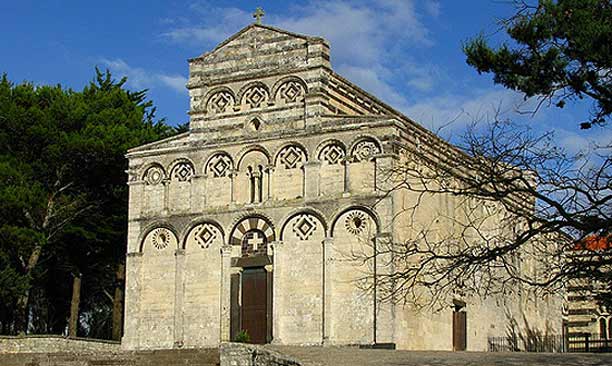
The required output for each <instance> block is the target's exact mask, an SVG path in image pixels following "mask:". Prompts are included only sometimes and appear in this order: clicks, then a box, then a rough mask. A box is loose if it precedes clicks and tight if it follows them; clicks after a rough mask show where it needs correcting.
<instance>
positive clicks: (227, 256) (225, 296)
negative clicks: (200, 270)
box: [219, 244, 232, 342]
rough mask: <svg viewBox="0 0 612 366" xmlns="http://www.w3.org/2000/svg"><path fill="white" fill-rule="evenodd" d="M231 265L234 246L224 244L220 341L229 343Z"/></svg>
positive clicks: (222, 248) (222, 253)
mask: <svg viewBox="0 0 612 366" xmlns="http://www.w3.org/2000/svg"><path fill="white" fill-rule="evenodd" d="M231 264H232V246H231V245H229V244H224V245H223V246H222V247H221V263H220V265H221V283H220V286H221V290H220V292H219V296H220V299H219V300H220V304H219V306H220V317H219V340H220V341H221V342H229V340H230V320H231V315H230V306H231V303H230V291H231V289H230V287H231Z"/></svg>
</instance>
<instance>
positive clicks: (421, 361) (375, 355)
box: [266, 346, 612, 366]
mask: <svg viewBox="0 0 612 366" xmlns="http://www.w3.org/2000/svg"><path fill="white" fill-rule="evenodd" d="M266 348H268V349H271V350H274V351H277V352H280V353H282V354H284V355H287V356H291V357H293V358H295V359H296V360H297V361H301V363H302V365H304V366H315V365H331V366H358V365H364V366H383V365H384V366H413V365H414V366H416V365H418V366H451V365H452V366H468V365H469V366H489V365H490V366H538V365H564V366H594V365H606V366H610V365H612V353H608V354H604V353H601V354H586V353H487V352H442V351H440V352H421V351H389V350H362V349H357V348H334V347H330V348H321V347H288V346H266Z"/></svg>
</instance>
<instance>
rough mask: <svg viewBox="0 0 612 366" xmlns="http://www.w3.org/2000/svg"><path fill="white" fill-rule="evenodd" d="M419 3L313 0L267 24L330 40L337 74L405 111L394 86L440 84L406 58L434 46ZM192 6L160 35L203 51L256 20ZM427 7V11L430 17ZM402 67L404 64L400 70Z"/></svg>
mask: <svg viewBox="0 0 612 366" xmlns="http://www.w3.org/2000/svg"><path fill="white" fill-rule="evenodd" d="M417 4H418V5H419V6H420V7H421V8H422V6H423V5H422V4H421V3H420V2H416V1H413V0H356V1H322V0H311V1H309V2H307V3H306V4H305V5H293V6H290V8H289V14H283V15H278V14H267V15H266V16H265V18H264V22H265V24H271V25H274V26H277V27H279V28H283V29H287V30H289V31H293V32H297V33H303V34H309V35H315V36H322V37H324V38H326V39H327V40H328V41H329V42H330V43H331V47H332V51H331V53H332V54H331V56H332V63H333V64H334V67H335V68H336V70H338V71H339V72H340V73H341V74H342V75H343V76H345V77H347V78H348V79H349V80H351V81H354V82H356V83H358V84H359V86H360V87H362V88H364V89H365V90H367V91H370V92H372V93H374V94H376V95H377V96H379V97H381V98H382V99H383V100H385V101H386V102H388V103H390V104H393V105H394V106H395V107H398V108H401V107H402V106H405V105H407V101H406V99H405V98H403V97H402V96H401V94H400V93H399V92H398V91H397V89H396V87H395V86H394V85H393V84H394V82H395V83H396V84H400V83H401V84H403V85H402V86H404V85H408V86H410V87H412V88H414V89H417V90H419V91H429V90H431V89H433V87H434V84H435V82H436V80H435V78H436V74H435V73H432V72H431V69H430V68H426V67H422V66H417V63H415V62H410V60H409V59H408V57H407V56H406V55H408V54H410V53H411V51H414V49H415V48H418V47H429V46H431V45H433V40H432V38H431V34H430V31H429V30H428V28H427V27H426V25H425V24H424V23H423V22H422V20H421V16H420V14H419V12H418V11H417V7H416V5H417ZM427 7H431V5H427ZM190 8H191V10H192V12H193V14H195V16H193V17H192V19H191V21H186V20H185V19H177V21H176V22H174V23H172V22H168V20H167V19H166V20H164V23H166V24H169V25H170V26H171V28H170V29H169V30H168V31H166V32H164V33H163V34H162V36H163V37H164V38H166V39H168V40H170V41H173V42H179V43H184V44H190V45H195V44H197V45H198V46H199V47H201V48H202V49H201V51H203V50H204V49H206V47H208V48H210V47H211V46H213V45H214V44H216V43H219V42H221V41H222V40H223V39H225V38H227V37H228V36H230V35H231V34H233V33H235V32H237V31H238V30H239V29H241V28H243V27H244V26H245V25H247V24H250V23H251V22H252V21H253V18H252V15H251V14H250V12H247V11H244V10H242V9H239V8H235V7H219V6H216V5H215V4H214V3H213V2H210V1H198V2H195V3H193V4H192V5H191V7H190ZM427 9H428V8H425V10H424V12H425V13H430V10H427ZM198 51H200V50H198ZM399 60H401V62H399ZM402 64H403V65H404V66H402V67H401V68H400V69H397V66H398V65H402ZM373 72H375V73H373ZM398 74H403V75H398ZM400 80H401V81H400Z"/></svg>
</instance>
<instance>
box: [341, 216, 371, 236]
mask: <svg viewBox="0 0 612 366" xmlns="http://www.w3.org/2000/svg"><path fill="white" fill-rule="evenodd" d="M367 220H368V217H367V215H366V214H365V213H364V212H362V211H351V212H350V213H349V214H348V215H346V219H345V220H344V227H345V228H346V231H348V232H349V233H351V234H353V235H359V234H361V233H363V232H364V230H365V228H366V225H367Z"/></svg>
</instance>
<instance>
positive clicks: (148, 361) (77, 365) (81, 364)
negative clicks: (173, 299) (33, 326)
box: [0, 348, 219, 366]
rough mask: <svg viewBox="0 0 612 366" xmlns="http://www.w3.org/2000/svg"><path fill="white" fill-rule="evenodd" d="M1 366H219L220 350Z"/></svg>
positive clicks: (11, 357) (36, 357) (12, 357)
mask: <svg viewBox="0 0 612 366" xmlns="http://www.w3.org/2000/svg"><path fill="white" fill-rule="evenodd" d="M0 365H2V366H158V365H159V366H218V365H219V349H218V348H207V349H181V350H177V349H173V350H155V351H132V352H129V351H123V352H122V351H118V352H59V353H5V354H0Z"/></svg>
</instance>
